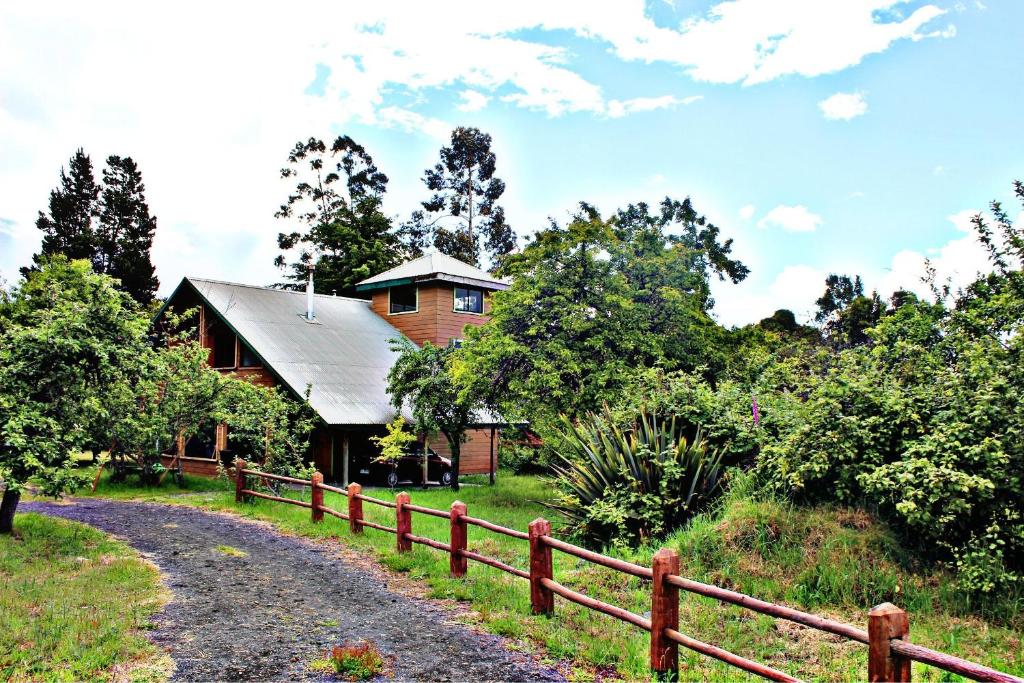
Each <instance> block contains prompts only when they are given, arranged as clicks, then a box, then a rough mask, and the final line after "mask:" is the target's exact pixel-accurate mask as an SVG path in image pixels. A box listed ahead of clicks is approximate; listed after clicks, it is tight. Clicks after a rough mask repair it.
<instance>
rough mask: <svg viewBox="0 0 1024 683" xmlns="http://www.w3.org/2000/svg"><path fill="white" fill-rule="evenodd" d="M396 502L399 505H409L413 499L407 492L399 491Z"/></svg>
mask: <svg viewBox="0 0 1024 683" xmlns="http://www.w3.org/2000/svg"><path fill="white" fill-rule="evenodd" d="M395 501H396V502H399V503H408V502H410V501H412V498H410V497H409V494H408V493H406V492H405V491H399V492H398V493H396V494H395Z"/></svg>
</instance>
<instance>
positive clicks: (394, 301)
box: [388, 286, 419, 313]
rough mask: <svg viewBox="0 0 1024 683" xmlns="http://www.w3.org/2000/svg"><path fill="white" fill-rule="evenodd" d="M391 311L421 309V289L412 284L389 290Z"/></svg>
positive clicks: (413, 311)
mask: <svg viewBox="0 0 1024 683" xmlns="http://www.w3.org/2000/svg"><path fill="white" fill-rule="evenodd" d="M388 299H389V300H390V302H391V303H390V309H389V310H390V312H391V313H415V312H416V311H417V310H419V290H418V289H416V288H415V287H412V286H406V287H392V288H391V289H389V290H388Z"/></svg>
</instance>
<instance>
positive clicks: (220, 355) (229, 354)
mask: <svg viewBox="0 0 1024 683" xmlns="http://www.w3.org/2000/svg"><path fill="white" fill-rule="evenodd" d="M207 334H208V335H209V340H210V345H211V346H213V359H212V360H213V363H212V365H213V367H215V368H233V367H235V333H234V332H232V331H231V329H230V328H229V327H228V326H227V325H225V324H223V323H222V322H220V321H219V320H216V321H214V322H212V323H211V324H210V329H209V332H208V333H207Z"/></svg>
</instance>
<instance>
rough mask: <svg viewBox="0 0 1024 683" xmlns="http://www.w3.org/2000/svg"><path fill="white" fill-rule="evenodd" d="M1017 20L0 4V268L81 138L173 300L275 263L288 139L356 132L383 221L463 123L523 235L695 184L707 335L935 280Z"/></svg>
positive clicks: (968, 203)
mask: <svg viewBox="0 0 1024 683" xmlns="http://www.w3.org/2000/svg"><path fill="white" fill-rule="evenodd" d="M1021 26H1024V2H1020V1H1019V0H984V2H981V1H979V0H932V1H930V2H921V1H918V0H725V1H722V0H711V1H703V2H697V1H691V0H675V1H674V2H670V1H666V0H649V1H647V2H643V1H640V0H617V1H616V2H592V1H591V0H563V1H559V0H554V1H552V0H546V1H544V2H541V1H539V0H520V1H519V2H515V3H494V4H493V5H492V4H491V3H480V2H461V1H459V2H445V1H441V0H438V1H435V2H429V3H424V2H383V1H379V2H372V3H371V2H359V3H354V2H337V1H336V2H330V3H315V2H307V3H275V4H274V6H269V4H268V6H267V7H263V6H261V5H258V4H257V5H253V4H242V3H228V2H225V3H219V2H218V3H210V2H205V3H192V2H176V3H159V4H157V3H139V2H130V3H119V2H105V3H81V2H74V3H66V4H62V3H54V2H45V1H43V0H40V1H39V2H34V3H4V4H3V5H2V6H0V278H3V279H5V280H6V281H7V282H8V283H13V282H16V281H17V279H18V268H19V267H20V266H23V265H25V264H27V263H28V262H30V260H31V256H32V254H33V253H34V252H35V251H36V250H37V249H38V246H39V241H40V235H39V233H38V231H37V230H36V229H35V219H36V216H37V213H38V211H39V210H40V209H45V208H46V205H47V199H48V196H49V192H50V191H51V190H52V189H53V188H54V187H55V186H56V185H57V182H58V179H59V173H60V169H61V167H62V166H64V165H66V164H67V162H68V159H69V158H70V156H71V155H72V154H73V153H74V151H75V150H76V149H77V148H78V147H83V148H84V149H85V150H86V152H87V153H88V154H89V155H90V156H91V157H92V159H93V162H94V164H96V165H97V166H98V167H102V160H103V159H105V158H106V157H107V156H108V155H111V154H119V155H122V156H131V157H133V158H134V159H135V160H136V161H137V162H138V164H139V166H140V168H141V170H142V173H143V178H144V181H145V183H146V189H147V192H146V194H147V199H148V201H149V204H150V209H151V211H152V212H153V213H154V214H155V215H156V216H157V218H158V228H157V233H156V238H155V241H154V245H153V261H154V263H155V264H156V266H157V275H158V277H159V278H160V281H161V294H167V293H169V292H170V291H171V290H172V289H173V288H174V286H175V285H176V284H177V283H178V282H179V281H180V279H181V278H182V276H184V275H195V276H200V277H208V278H214V279H221V280H229V281H236V282H244V283H249V284H271V283H274V282H277V281H279V280H280V279H281V275H282V274H281V272H280V271H278V270H277V269H275V268H274V266H273V263H272V262H273V259H274V257H275V256H276V255H277V247H276V236H277V233H278V232H281V231H291V230H292V229H294V227H295V226H294V225H291V224H288V223H287V222H286V221H283V220H279V219H275V218H274V212H275V210H276V209H277V207H278V206H279V205H280V204H281V203H282V202H283V201H284V200H285V198H286V197H287V195H288V192H289V190H290V188H289V186H288V184H287V183H286V182H285V181H283V180H282V179H281V178H280V169H281V167H282V166H283V165H284V163H285V161H286V156H287V153H288V151H289V150H290V148H291V147H292V146H293V145H294V144H295V142H296V141H298V140H300V139H306V138H308V137H310V136H316V137H321V138H325V139H329V138H333V137H334V136H337V135H339V134H348V135H350V136H352V137H353V138H354V139H355V140H356V141H358V142H359V143H361V144H362V145H364V146H365V147H366V148H367V150H368V151H369V152H370V154H372V155H373V157H374V159H375V161H376V162H377V164H378V166H379V167H380V168H381V169H382V170H383V171H384V172H385V173H387V175H388V176H389V178H390V184H389V189H388V194H387V197H386V200H385V210H386V212H387V213H388V214H389V215H392V216H394V218H395V220H396V222H400V221H401V220H403V219H405V218H406V217H407V216H408V215H409V213H410V212H411V211H412V210H413V209H415V208H417V206H418V202H420V201H422V200H424V199H426V198H427V191H426V188H425V187H424V185H423V183H422V176H423V170H424V169H425V168H427V167H428V166H432V165H433V164H434V163H436V162H437V159H438V150H439V149H440V147H441V146H442V145H443V144H444V143H445V142H446V141H447V139H448V136H449V135H450V132H451V130H452V128H453V127H455V126H460V125H463V126H476V127H479V128H480V129H482V130H484V131H486V132H488V133H490V134H491V135H492V137H493V139H494V150H495V153H496V154H497V162H498V163H497V168H498V175H499V176H500V177H501V178H503V179H504V180H505V182H506V185H507V188H508V189H507V191H506V193H505V195H504V197H502V200H501V203H502V204H503V205H504V207H505V212H506V217H507V219H508V221H509V223H510V224H511V225H512V227H513V228H514V229H515V230H516V232H517V233H518V234H519V236H520V240H521V241H523V240H525V238H526V236H528V235H530V234H532V233H533V232H535V231H536V230H538V229H541V228H543V227H545V225H546V224H547V218H548V217H553V218H555V219H558V220H560V221H564V220H565V219H566V218H568V217H569V216H570V214H571V213H572V211H573V209H574V208H575V207H576V205H577V204H578V203H579V202H580V201H587V202H590V203H592V204H594V205H596V206H598V207H599V208H600V209H601V210H602V211H603V212H604V213H606V214H610V213H612V212H613V211H614V210H615V209H616V208H619V207H623V206H625V205H626V204H628V203H630V202H638V201H647V202H650V203H656V202H658V201H660V200H661V199H662V198H664V197H666V196H670V197H673V198H680V199H681V198H683V197H686V196H689V197H691V198H692V200H693V202H694V205H695V207H696V208H697V209H698V210H699V211H701V212H702V213H704V214H706V215H707V216H708V218H709V219H710V220H712V221H713V222H714V223H715V224H716V225H718V226H719V227H720V228H721V229H722V233H723V235H724V236H726V237H731V238H733V239H734V240H735V246H734V253H735V255H736V256H737V257H738V258H739V259H740V260H742V261H743V262H744V263H746V264H747V265H748V266H749V267H750V269H751V275H750V277H749V278H748V279H747V280H746V281H744V282H743V283H741V284H739V285H733V284H731V283H727V284H720V285H716V286H715V288H714V294H715V298H716V306H715V315H716V316H717V317H718V319H719V320H720V321H721V322H723V323H724V324H727V325H742V324H746V323H749V322H755V321H757V320H759V319H760V318H762V317H765V316H768V315H770V314H771V313H772V312H773V311H774V310H776V309H778V308H789V309H791V310H793V311H794V312H795V313H797V315H798V317H799V318H801V319H803V320H807V319H809V317H810V316H811V315H813V310H814V300H815V299H816V298H817V297H818V296H820V295H821V293H822V291H823V289H824V279H825V276H826V275H827V274H828V273H830V272H839V273H850V274H853V273H857V274H860V275H861V276H862V277H863V279H864V281H865V284H866V286H867V287H868V288H869V289H877V290H878V291H879V293H880V294H882V295H883V296H888V295H889V294H890V293H891V292H892V291H894V290H896V289H899V288H907V289H914V290H918V291H924V285H923V284H922V283H921V281H920V278H921V276H922V275H923V274H924V267H925V259H929V260H931V262H932V263H933V264H934V266H935V267H936V269H937V271H938V272H939V275H940V277H941V278H950V279H951V281H952V282H953V284H954V285H955V284H958V283H963V282H966V281H968V280H969V279H970V278H971V277H972V276H973V274H974V273H976V272H977V271H978V270H979V269H980V268H983V267H984V254H983V252H982V250H981V247H980V246H979V245H978V244H977V243H976V241H975V240H974V238H973V236H972V235H971V234H970V232H969V231H968V228H969V220H970V216H971V215H973V214H974V213H976V212H978V211H982V210H985V209H986V207H987V205H988V202H989V201H991V200H993V199H995V200H1000V201H1003V202H1006V203H1007V205H1008V206H1011V207H1013V208H1012V211H1011V214H1012V215H1015V214H1016V213H1017V212H1018V211H1019V208H1020V207H1019V205H1013V204H1012V203H1011V196H1012V195H1011V190H1012V186H1011V182H1012V181H1013V180H1014V179H1018V178H1019V179H1024V141H1022V139H1021V136H1020V135H1019V124H1020V117H1021V103H1022V102H1024V78H1022V70H1021V62H1020V60H1021V57H1020V50H1019V46H1020V40H1021ZM97 173H98V170H97ZM1021 219H1022V220H1024V216H1021Z"/></svg>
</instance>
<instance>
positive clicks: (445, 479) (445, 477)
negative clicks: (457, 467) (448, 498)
mask: <svg viewBox="0 0 1024 683" xmlns="http://www.w3.org/2000/svg"><path fill="white" fill-rule="evenodd" d="M451 485H452V471H451V470H445V471H444V472H442V473H441V486H451Z"/></svg>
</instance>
